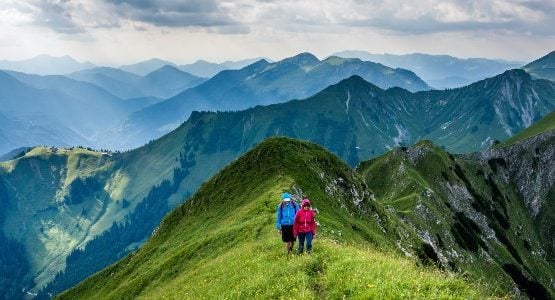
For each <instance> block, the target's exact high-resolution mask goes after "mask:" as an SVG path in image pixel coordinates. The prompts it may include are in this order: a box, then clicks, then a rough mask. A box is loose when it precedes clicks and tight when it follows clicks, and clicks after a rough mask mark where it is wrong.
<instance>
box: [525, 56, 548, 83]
mask: <svg viewBox="0 0 555 300" xmlns="http://www.w3.org/2000/svg"><path fill="white" fill-rule="evenodd" d="M522 69H524V70H526V72H528V73H530V74H531V75H532V77H534V78H542V79H547V80H551V81H555V51H551V52H550V53H549V54H547V55H545V56H543V57H541V58H539V59H537V60H535V61H533V62H531V63H529V64H527V65H525V66H524V67H522Z"/></svg>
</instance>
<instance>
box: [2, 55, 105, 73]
mask: <svg viewBox="0 0 555 300" xmlns="http://www.w3.org/2000/svg"><path fill="white" fill-rule="evenodd" d="M94 67H96V66H95V65H94V64H92V63H90V62H83V63H82V62H78V61H76V60H75V59H74V58H72V57H71V56H68V55H65V56H62V57H54V56H50V55H39V56H36V57H33V58H31V59H26V60H17V61H13V60H0V70H11V71H17V72H23V73H28V74H39V75H64V74H69V73H72V72H77V71H80V70H85V69H90V68H94Z"/></svg>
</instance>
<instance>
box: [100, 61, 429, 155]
mask: <svg viewBox="0 0 555 300" xmlns="http://www.w3.org/2000/svg"><path fill="white" fill-rule="evenodd" d="M316 61H318V62H319V63H318V64H315V63H316ZM304 63H306V65H305V64H304ZM311 64H312V65H311ZM354 74H359V75H362V76H363V77H364V78H365V79H368V80H369V81H373V82H374V83H375V84H376V85H378V86H381V87H390V86H394V85H400V86H402V87H405V88H408V89H411V90H420V89H428V88H429V87H428V86H427V85H426V84H425V83H424V82H423V81H422V80H421V79H419V78H418V77H417V76H416V75H414V73H412V72H409V71H404V70H403V71H399V70H397V71H396V70H393V69H390V68H389V67H386V66H383V65H380V64H375V63H370V62H362V61H360V60H344V61H343V62H342V63H331V62H330V61H319V60H318V59H317V58H316V57H314V56H313V55H312V54H308V53H304V54H299V55H298V56H295V57H292V58H287V59H284V60H282V61H279V62H274V63H269V62H267V61H266V60H259V61H257V62H255V63H253V64H251V65H249V66H247V67H245V68H243V69H240V70H224V71H222V72H220V73H218V74H217V75H215V76H214V77H212V78H211V79H209V80H207V81H206V82H204V83H202V84H200V85H198V86H196V87H194V88H191V89H188V90H186V91H184V92H183V93H181V94H179V95H176V96H175V97H173V98H170V99H167V100H166V101H164V102H160V103H157V104H155V105H153V106H151V107H149V108H145V109H144V110H142V111H139V112H137V113H135V114H133V115H132V116H131V117H130V118H129V119H128V120H125V121H124V122H122V123H121V124H120V125H118V126H117V127H115V128H114V130H113V131H112V132H110V133H107V135H109V136H117V138H115V140H117V141H114V142H111V143H116V142H122V141H126V140H127V141H128V142H126V143H127V144H126V145H125V146H124V148H133V147H137V146H139V145H141V144H143V143H144V142H145V141H146V140H151V139H155V138H157V137H158V136H160V133H161V132H162V133H163V132H167V131H168V128H169V129H173V128H175V127H176V126H175V125H176V124H179V123H181V122H183V121H185V120H186V118H187V117H188V115H189V114H190V113H191V111H193V110H218V111H226V110H240V109H246V108H248V107H253V106H256V105H268V104H272V103H281V102H284V101H288V100H290V99H298V98H303V97H307V96H310V95H312V94H314V93H316V92H318V91H320V90H322V89H324V88H325V87H327V86H328V85H331V84H335V83H337V82H339V81H341V80H342V79H344V78H346V77H348V76H350V75H354ZM123 131H126V132H123ZM122 135H124V136H122ZM107 146H109V147H111V148H113V147H116V148H118V146H117V145H107Z"/></svg>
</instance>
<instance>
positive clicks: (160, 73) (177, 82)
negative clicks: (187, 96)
mask: <svg viewBox="0 0 555 300" xmlns="http://www.w3.org/2000/svg"><path fill="white" fill-rule="evenodd" d="M204 81H206V79H205V78H200V77H197V76H194V75H191V74H189V73H187V72H183V71H181V70H178V69H177V68H176V67H174V66H169V65H166V66H163V67H161V68H159V69H157V70H155V71H152V72H150V73H148V74H147V75H145V76H144V77H143V78H141V80H140V82H139V86H138V88H142V90H143V91H144V94H145V95H147V96H155V97H158V98H169V97H172V96H175V95H177V94H179V93H181V92H183V91H184V90H186V89H188V88H190V87H194V86H197V85H199V84H201V83H203V82H204Z"/></svg>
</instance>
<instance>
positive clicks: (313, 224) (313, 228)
mask: <svg viewBox="0 0 555 300" xmlns="http://www.w3.org/2000/svg"><path fill="white" fill-rule="evenodd" d="M311 227H312V228H311V231H312V236H313V237H315V236H316V214H315V213H314V212H313V211H312V224H311Z"/></svg>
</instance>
